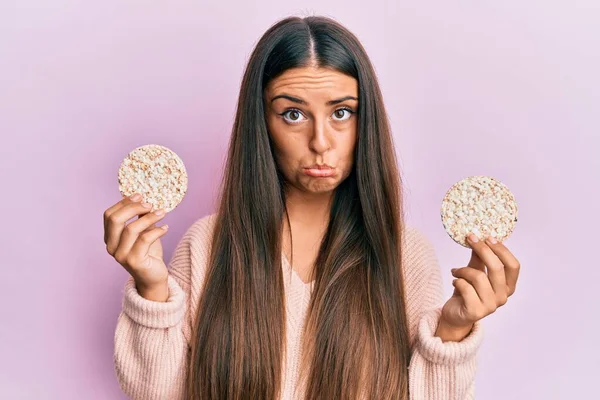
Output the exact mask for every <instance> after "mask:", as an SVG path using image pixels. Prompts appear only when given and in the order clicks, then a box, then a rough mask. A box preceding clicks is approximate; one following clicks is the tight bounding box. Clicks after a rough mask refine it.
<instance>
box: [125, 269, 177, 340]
mask: <svg viewBox="0 0 600 400" xmlns="http://www.w3.org/2000/svg"><path fill="white" fill-rule="evenodd" d="M168 285H169V298H168V299H167V301H165V302H160V301H152V300H148V299H145V298H144V297H142V296H141V295H140V294H139V293H138V291H137V289H136V287H135V281H134V280H133V277H131V276H130V277H129V279H128V280H127V282H126V283H125V288H124V291H123V292H124V296H123V311H124V312H125V314H127V315H128V316H129V318H131V319H132V320H133V321H134V322H136V323H138V324H140V325H143V326H146V327H148V328H170V327H173V326H175V325H177V324H178V323H179V322H181V320H182V318H183V314H184V311H185V303H184V297H185V293H184V292H183V290H182V289H181V287H180V286H179V284H178V283H177V281H175V279H174V278H173V277H172V276H171V275H169V278H168Z"/></svg>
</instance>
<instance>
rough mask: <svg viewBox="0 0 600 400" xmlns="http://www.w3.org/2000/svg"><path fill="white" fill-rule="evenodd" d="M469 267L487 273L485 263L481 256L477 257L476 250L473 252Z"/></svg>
mask: <svg viewBox="0 0 600 400" xmlns="http://www.w3.org/2000/svg"><path fill="white" fill-rule="evenodd" d="M467 267H470V268H474V269H478V270H479V271H481V272H486V270H485V264H484V263H483V261H482V260H481V258H480V257H479V255H477V252H476V251H475V250H471V259H470V260H469V263H468V264H467Z"/></svg>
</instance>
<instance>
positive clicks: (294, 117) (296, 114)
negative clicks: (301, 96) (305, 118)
mask: <svg viewBox="0 0 600 400" xmlns="http://www.w3.org/2000/svg"><path fill="white" fill-rule="evenodd" d="M279 115H281V116H282V117H283V119H284V120H285V121H286V122H288V123H290V124H299V123H300V122H302V119H301V117H302V113H301V112H300V110H293V109H292V110H287V111H284V112H282V113H281V114H279Z"/></svg>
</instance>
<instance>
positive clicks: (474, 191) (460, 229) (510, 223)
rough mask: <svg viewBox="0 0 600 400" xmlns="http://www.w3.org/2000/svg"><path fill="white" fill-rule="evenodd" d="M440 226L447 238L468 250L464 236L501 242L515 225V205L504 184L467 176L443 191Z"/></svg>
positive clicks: (490, 179) (513, 198) (484, 178)
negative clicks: (470, 235)
mask: <svg viewBox="0 0 600 400" xmlns="http://www.w3.org/2000/svg"><path fill="white" fill-rule="evenodd" d="M441 216H442V224H443V225H444V229H446V232H447V233H448V235H450V237H451V238H452V239H453V240H454V241H455V242H456V243H458V244H460V245H461V246H463V247H467V248H471V246H470V245H469V244H468V242H467V241H466V235H467V234H468V233H470V232H473V233H474V234H475V235H476V236H477V237H478V238H479V240H485V239H486V238H487V237H488V236H493V237H495V238H496V239H497V240H498V241H499V242H502V241H504V240H505V239H506V238H508V236H510V234H511V233H512V231H513V229H514V228H515V224H516V223H517V203H516V201H515V197H514V195H513V194H512V193H511V192H510V190H508V188H507V187H506V185H504V184H503V183H501V182H499V181H498V180H496V179H494V178H491V177H489V176H481V175H479V176H470V177H467V178H465V179H463V180H461V181H460V182H457V183H455V184H454V185H452V187H451V188H450V189H449V190H448V192H446V195H445V196H444V199H443V200H442V208H441Z"/></svg>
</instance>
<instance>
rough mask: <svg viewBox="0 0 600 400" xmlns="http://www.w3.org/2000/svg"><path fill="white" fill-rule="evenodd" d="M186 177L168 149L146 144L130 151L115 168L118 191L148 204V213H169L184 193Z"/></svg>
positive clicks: (178, 162)
mask: <svg viewBox="0 0 600 400" xmlns="http://www.w3.org/2000/svg"><path fill="white" fill-rule="evenodd" d="M187 185H188V176H187V172H186V170H185V166H184V165H183V161H182V160H181V158H179V156H178V155H177V154H175V152H173V151H172V150H170V149H168V148H166V147H164V146H160V145H157V144H148V145H145V146H141V147H138V148H136V149H134V150H132V151H131V152H130V153H129V154H128V155H127V156H126V157H125V159H124V160H123V161H122V162H121V166H120V168H119V191H120V192H121V194H122V195H123V196H125V197H128V196H131V195H132V194H134V193H139V194H141V195H142V201H144V202H146V203H150V204H152V208H151V211H152V210H157V209H161V208H164V209H165V212H169V211H171V210H173V209H174V208H175V207H177V205H179V203H181V201H182V200H183V197H184V196H185V194H186V191H187Z"/></svg>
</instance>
